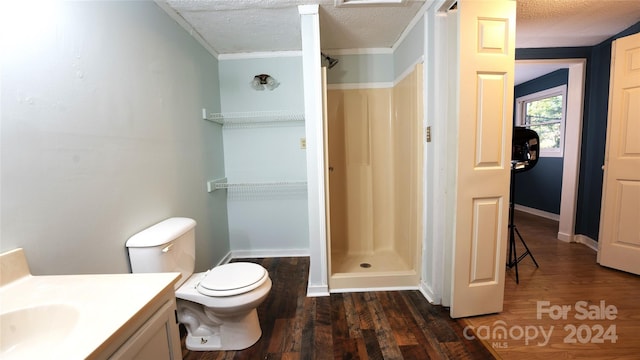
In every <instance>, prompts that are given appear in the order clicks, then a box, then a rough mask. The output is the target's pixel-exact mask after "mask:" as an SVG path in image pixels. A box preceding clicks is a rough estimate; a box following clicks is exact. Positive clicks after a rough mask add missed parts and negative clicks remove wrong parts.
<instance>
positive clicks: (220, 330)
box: [127, 218, 271, 351]
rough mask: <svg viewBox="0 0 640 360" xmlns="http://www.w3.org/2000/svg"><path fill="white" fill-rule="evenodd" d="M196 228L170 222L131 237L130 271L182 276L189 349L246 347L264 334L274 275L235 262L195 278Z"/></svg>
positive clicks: (181, 318)
mask: <svg viewBox="0 0 640 360" xmlns="http://www.w3.org/2000/svg"><path fill="white" fill-rule="evenodd" d="M195 225H196V222H195V221H194V220H193V219H188V218H170V219H167V220H164V221H162V222H160V223H158V224H156V225H153V226H151V227H149V228H147V229H145V230H143V231H141V232H139V233H137V234H135V235H133V236H132V237H130V238H129V240H127V248H128V252H129V260H130V263H131V271H132V272H134V273H136V272H180V273H181V278H180V280H179V281H178V282H177V283H176V285H175V291H176V298H177V301H176V302H177V307H178V314H177V315H178V322H180V323H181V324H184V326H185V328H186V329H187V338H186V346H187V349H189V350H196V351H198V350H199V351H211V350H242V349H246V348H248V347H249V346H251V345H253V344H255V343H256V342H257V341H258V339H260V336H261V335H262V330H261V329H260V322H259V319H258V313H257V310H256V308H257V307H258V306H259V305H260V304H261V303H262V302H263V301H264V299H266V297H267V296H268V295H269V291H270V290H271V279H270V278H269V273H268V272H267V270H266V269H265V268H263V267H262V266H260V265H258V264H254V263H249V262H234V263H229V264H224V265H219V266H216V267H214V268H212V269H210V270H208V271H206V272H201V273H195V274H194V273H193V270H194V265H195V230H194V228H195Z"/></svg>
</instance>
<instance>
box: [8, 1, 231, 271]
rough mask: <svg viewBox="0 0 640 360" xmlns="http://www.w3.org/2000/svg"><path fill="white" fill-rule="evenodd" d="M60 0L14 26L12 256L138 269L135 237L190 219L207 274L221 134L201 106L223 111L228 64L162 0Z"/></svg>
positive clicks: (221, 236) (221, 224) (45, 263)
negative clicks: (222, 70) (41, 15)
mask: <svg viewBox="0 0 640 360" xmlns="http://www.w3.org/2000/svg"><path fill="white" fill-rule="evenodd" d="M56 5H57V7H56V8H55V9H47V10H48V11H49V12H48V13H47V19H46V21H45V22H33V23H32V22H30V21H31V20H36V19H37V18H36V17H35V16H34V14H31V13H27V14H26V15H29V16H27V17H25V18H24V19H20V22H19V23H20V25H21V27H20V28H17V29H2V30H3V31H12V36H11V37H10V39H11V40H12V41H10V42H8V43H3V45H2V46H3V48H2V52H3V64H2V65H3V67H2V78H1V80H2V84H1V90H2V99H1V105H2V107H1V111H2V112H1V115H2V123H1V127H2V128H1V129H2V131H1V140H2V142H1V146H2V170H1V179H2V198H1V209H2V213H1V215H0V219H1V220H2V227H1V245H0V246H1V250H2V251H7V250H10V249H13V248H16V247H23V248H25V252H26V256H27V259H28V260H29V264H30V266H31V269H32V272H33V273H35V274H70V273H122V272H128V271H129V263H128V257H127V252H126V249H125V242H126V240H127V239H128V238H129V237H130V236H131V235H133V234H134V233H136V232H138V231H140V230H142V229H144V228H146V227H148V226H151V225H153V224H154V223H157V222H159V221H161V220H163V219H165V218H168V217H172V216H186V217H192V218H194V219H195V220H196V221H197V222H198V226H197V231H196V236H197V246H196V251H197V257H196V258H197V260H196V267H197V269H196V270H205V269H207V268H209V267H210V266H211V265H213V264H216V263H217V262H218V261H219V260H220V259H221V258H222V257H223V256H225V255H226V254H227V253H228V251H229V243H228V227H227V213H226V200H225V198H224V195H223V194H208V193H207V192H206V185H205V184H206V181H207V180H209V179H214V178H218V177H222V176H224V164H223V162H224V161H223V155H222V154H223V153H222V133H221V130H220V127H219V126H218V125H216V124H213V123H211V122H208V121H203V120H202V116H201V113H202V110H201V109H202V108H203V107H206V108H207V109H209V111H212V112H215V111H219V110H220V100H219V97H220V95H219V87H218V75H217V60H216V59H215V58H214V57H213V56H211V55H210V54H209V53H207V52H206V51H205V50H204V49H203V48H202V46H200V45H199V44H198V43H197V42H196V41H195V40H194V39H193V38H192V37H191V36H190V35H189V34H188V33H187V32H185V31H184V30H183V29H182V28H181V27H179V26H178V24H176V23H175V22H174V21H173V20H172V19H171V18H169V17H168V16H167V15H166V13H164V12H163V11H162V10H161V9H160V8H159V7H158V6H157V5H156V4H155V3H153V2H136V1H126V2H56ZM12 15H13V16H19V15H20V14H19V13H15V14H12ZM5 25H6V23H5ZM23 30H24V31H23ZM27 30H29V31H27Z"/></svg>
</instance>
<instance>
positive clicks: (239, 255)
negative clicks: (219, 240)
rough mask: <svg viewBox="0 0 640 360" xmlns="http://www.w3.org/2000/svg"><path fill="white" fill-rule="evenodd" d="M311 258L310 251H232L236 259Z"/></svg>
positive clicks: (232, 255)
mask: <svg viewBox="0 0 640 360" xmlns="http://www.w3.org/2000/svg"><path fill="white" fill-rule="evenodd" d="M298 256H309V249H275V250H231V257H232V258H234V259H246V258H273V257H298Z"/></svg>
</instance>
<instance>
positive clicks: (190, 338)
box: [185, 309, 262, 351]
mask: <svg viewBox="0 0 640 360" xmlns="http://www.w3.org/2000/svg"><path fill="white" fill-rule="evenodd" d="M220 320H221V321H222V324H221V325H219V326H216V327H210V326H209V327H208V328H209V329H210V330H211V332H210V334H203V333H202V331H199V333H200V334H199V335H192V334H191V333H190V332H189V330H188V329H187V337H186V341H185V344H186V346H187V349H189V350H193V351H214V350H243V349H246V348H248V347H250V346H251V345H253V344H255V343H256V342H257V341H258V340H259V339H260V337H261V336H262V330H261V329H260V322H259V320H258V312H257V311H256V309H253V310H251V311H250V312H249V313H247V314H246V315H244V316H234V317H231V318H220ZM201 330H202V329H201Z"/></svg>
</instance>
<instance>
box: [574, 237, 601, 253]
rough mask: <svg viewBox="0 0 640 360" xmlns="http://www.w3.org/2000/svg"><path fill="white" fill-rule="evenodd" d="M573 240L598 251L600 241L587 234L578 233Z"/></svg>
mask: <svg viewBox="0 0 640 360" xmlns="http://www.w3.org/2000/svg"><path fill="white" fill-rule="evenodd" d="M573 242H577V243H579V244H582V245H585V246H587V247H588V248H590V249H591V250H593V251H595V252H598V242H597V241H595V240H593V239H592V238H590V237H588V236H586V235H576V236H574V237H573Z"/></svg>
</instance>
